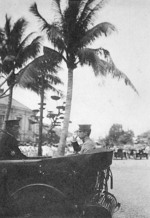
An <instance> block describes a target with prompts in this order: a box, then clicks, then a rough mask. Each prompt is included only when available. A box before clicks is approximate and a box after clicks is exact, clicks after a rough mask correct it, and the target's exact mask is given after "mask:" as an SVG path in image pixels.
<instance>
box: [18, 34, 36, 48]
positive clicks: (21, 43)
mask: <svg viewBox="0 0 150 218" xmlns="http://www.w3.org/2000/svg"><path fill="white" fill-rule="evenodd" d="M33 34H35V32H32V33H30V34H28V35H27V36H26V37H25V38H24V39H23V40H22V41H21V42H20V44H19V46H18V49H17V50H18V51H20V50H21V49H23V48H24V47H25V46H26V44H27V43H28V40H30V38H31V36H32V35H33Z"/></svg>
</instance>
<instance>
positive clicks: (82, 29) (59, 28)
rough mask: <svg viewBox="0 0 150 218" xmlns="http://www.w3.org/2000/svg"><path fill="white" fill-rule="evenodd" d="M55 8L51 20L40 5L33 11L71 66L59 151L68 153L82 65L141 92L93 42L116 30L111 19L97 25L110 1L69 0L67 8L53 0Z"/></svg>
mask: <svg viewBox="0 0 150 218" xmlns="http://www.w3.org/2000/svg"><path fill="white" fill-rule="evenodd" d="M52 2H53V5H52V7H53V9H54V11H55V15H56V16H55V17H54V22H52V23H48V22H47V21H46V19H45V18H43V16H42V15H41V14H40V13H39V11H38V8H37V4H36V3H34V4H33V5H32V6H31V7H30V11H31V12H32V13H33V14H34V15H35V16H36V17H37V18H38V20H39V21H40V22H41V28H42V30H43V31H45V33H46V35H47V38H48V39H49V40H50V42H51V45H53V48H54V49H55V51H56V52H58V54H59V55H61V56H62V60H64V61H65V63H66V65H67V68H68V87H67V97H66V108H65V116H64V123H63V130H62V134H61V139H60V144H59V149H58V152H59V154H60V155H64V151H65V143H66V137H67V134H68V126H69V121H70V114H71V102H72V92H73V90H72V89H73V72H74V69H75V68H76V67H77V66H78V65H79V64H80V65H81V66H83V65H89V66H90V67H92V69H93V71H94V74H95V76H98V75H100V76H106V75H108V74H111V75H112V77H113V78H118V79H123V80H124V81H125V84H126V85H129V86H130V87H132V88H133V90H134V91H136V92H137V90H136V89H135V87H134V85H133V84H132V83H131V81H130V80H129V78H128V77H127V76H126V75H125V74H124V73H122V72H121V71H120V70H119V69H117V67H116V66H115V64H114V62H113V60H112V58H111V55H110V53H109V51H107V50H106V49H104V48H102V47H99V48H97V49H92V48H91V45H92V43H93V42H94V41H95V40H96V39H97V38H99V37H100V36H102V35H104V36H108V35H109V34H111V33H112V32H114V31H116V27H115V26H114V25H113V24H111V23H108V22H102V23H99V24H97V25H95V26H94V18H95V16H96V14H98V13H99V12H100V9H101V8H102V7H103V6H104V4H105V2H106V0H99V1H97V0H78V1H74V0H68V1H66V7H62V4H61V3H62V1H61V0H53V1H52Z"/></svg>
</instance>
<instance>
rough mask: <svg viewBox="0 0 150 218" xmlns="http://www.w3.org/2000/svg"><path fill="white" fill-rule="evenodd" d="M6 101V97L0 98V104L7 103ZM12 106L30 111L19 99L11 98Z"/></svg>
mask: <svg viewBox="0 0 150 218" xmlns="http://www.w3.org/2000/svg"><path fill="white" fill-rule="evenodd" d="M7 103H8V97H5V98H0V105H7ZM12 108H18V109H22V110H26V111H32V110H31V109H30V108H28V107H27V106H25V105H23V104H22V103H20V102H19V101H17V100H15V99H12Z"/></svg>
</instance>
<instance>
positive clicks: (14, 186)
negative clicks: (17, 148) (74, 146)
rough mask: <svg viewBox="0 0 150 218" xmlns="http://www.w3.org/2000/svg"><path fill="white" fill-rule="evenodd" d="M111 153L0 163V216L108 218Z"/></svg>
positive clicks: (111, 201)
mask: <svg viewBox="0 0 150 218" xmlns="http://www.w3.org/2000/svg"><path fill="white" fill-rule="evenodd" d="M112 156H113V152H112V151H107V150H101V149H95V150H93V151H92V152H90V153H87V154H80V155H68V156H64V157H57V158H50V157H46V158H43V157H38V158H33V159H29V160H0V217H19V218H21V217H22V218H25V217H29V218H31V217H39V218H49V217H64V218H66V217H69V218H71V217H78V218H79V217H86V218H87V217H89V218H96V217H97V218H98V217H99V218H111V217H112V214H113V213H114V212H115V210H117V208H118V207H119V204H118V203H117V200H116V198H115V196H114V195H112V194H111V193H109V192H108V181H110V186H111V188H112V186H113V178H112V173H111V170H110V165H111V164H112Z"/></svg>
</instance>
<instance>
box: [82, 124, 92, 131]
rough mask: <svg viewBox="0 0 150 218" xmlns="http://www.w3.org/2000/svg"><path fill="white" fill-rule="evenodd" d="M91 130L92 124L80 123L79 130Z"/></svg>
mask: <svg viewBox="0 0 150 218" xmlns="http://www.w3.org/2000/svg"><path fill="white" fill-rule="evenodd" d="M90 130H91V124H80V125H79V131H90Z"/></svg>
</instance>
